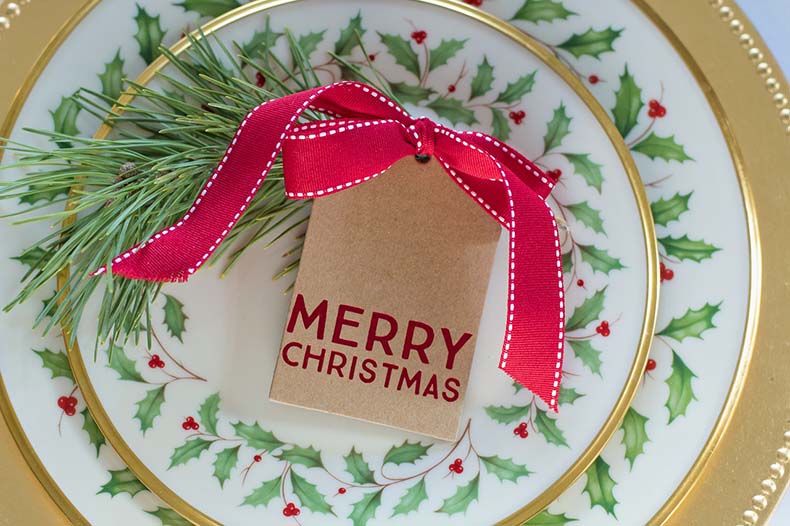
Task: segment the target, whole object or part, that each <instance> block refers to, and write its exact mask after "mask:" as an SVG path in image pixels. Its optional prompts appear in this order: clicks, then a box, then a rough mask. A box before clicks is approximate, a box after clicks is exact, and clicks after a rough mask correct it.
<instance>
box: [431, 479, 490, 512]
mask: <svg viewBox="0 0 790 526" xmlns="http://www.w3.org/2000/svg"><path fill="white" fill-rule="evenodd" d="M479 489H480V475H479V474H478V475H476V476H475V478H473V479H472V480H470V481H469V483H468V484H466V485H465V486H460V487H459V488H458V490H456V492H455V494H454V495H453V496H452V497H450V498H448V499H445V501H444V504H442V507H441V508H439V509H438V510H436V512H437V513H446V514H447V515H455V514H457V513H464V512H466V510H467V509H468V508H469V505H470V504H472V503H473V502H474V501H476V500H477V497H478V493H479Z"/></svg>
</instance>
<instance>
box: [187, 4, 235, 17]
mask: <svg viewBox="0 0 790 526" xmlns="http://www.w3.org/2000/svg"><path fill="white" fill-rule="evenodd" d="M176 5H177V6H178V7H181V8H183V9H184V11H194V12H195V13H198V14H200V16H210V17H215V16H219V15H221V14H223V13H226V12H228V11H230V10H231V9H235V8H237V7H239V6H240V5H241V4H240V3H239V2H238V1H237V0H184V1H183V2H182V3H180V4H176Z"/></svg>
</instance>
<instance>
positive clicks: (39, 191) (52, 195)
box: [19, 141, 71, 205]
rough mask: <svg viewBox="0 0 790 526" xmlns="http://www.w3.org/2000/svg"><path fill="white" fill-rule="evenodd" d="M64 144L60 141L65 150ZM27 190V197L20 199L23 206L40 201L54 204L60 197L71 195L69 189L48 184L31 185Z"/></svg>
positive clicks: (59, 143)
mask: <svg viewBox="0 0 790 526" xmlns="http://www.w3.org/2000/svg"><path fill="white" fill-rule="evenodd" d="M56 142H58V141H56ZM62 142H63V143H65V141H59V142H58V146H60V147H61V148H64V146H62V145H61V143H62ZM70 145H71V143H68V146H70ZM27 188H28V189H27V192H25V195H23V196H21V197H20V198H19V202H20V203H21V204H27V205H34V204H36V203H38V202H39V201H49V202H52V201H54V200H55V199H56V198H57V197H58V196H61V195H67V194H68V193H69V189H68V188H60V187H58V186H55V185H51V184H46V183H42V184H31V185H29V186H28V187H27Z"/></svg>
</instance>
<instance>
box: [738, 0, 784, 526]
mask: <svg viewBox="0 0 790 526" xmlns="http://www.w3.org/2000/svg"><path fill="white" fill-rule="evenodd" d="M738 4H739V5H740V6H741V7H742V8H743V9H744V11H746V14H747V15H748V16H749V18H751V20H752V22H754V24H755V25H756V26H757V29H758V31H759V32H760V34H761V35H762V36H763V38H764V39H765V40H766V42H767V43H768V47H770V48H771V51H773V53H774V54H775V55H776V59H777V60H778V61H779V65H780V66H781V67H782V69H783V70H784V72H785V75H790V31H789V30H790V0H738ZM785 84H786V82H785ZM770 524H771V526H790V498H788V497H785V498H784V499H783V501H782V502H781V503H780V504H779V508H778V510H777V511H776V513H775V514H774V516H773V518H772V519H771V521H770Z"/></svg>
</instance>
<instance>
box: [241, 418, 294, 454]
mask: <svg viewBox="0 0 790 526" xmlns="http://www.w3.org/2000/svg"><path fill="white" fill-rule="evenodd" d="M232 426H233V429H234V430H235V431H236V436H237V437H239V438H241V439H242V440H244V441H245V442H247V445H248V446H250V447H251V448H253V449H259V450H264V451H274V450H276V449H279V448H281V447H283V446H284V445H285V444H284V443H282V442H280V440H278V439H277V437H275V436H274V433H272V432H271V431H266V430H264V429H263V428H261V426H260V425H258V423H257V422H256V423H254V424H252V425H248V424H244V423H242V422H236V423H235V424H232Z"/></svg>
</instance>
